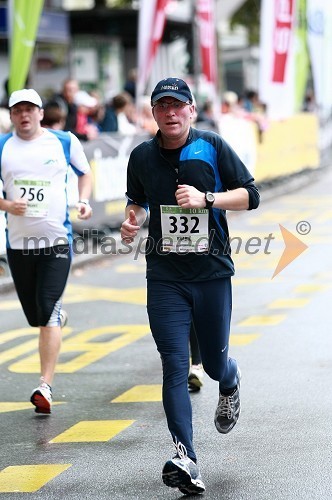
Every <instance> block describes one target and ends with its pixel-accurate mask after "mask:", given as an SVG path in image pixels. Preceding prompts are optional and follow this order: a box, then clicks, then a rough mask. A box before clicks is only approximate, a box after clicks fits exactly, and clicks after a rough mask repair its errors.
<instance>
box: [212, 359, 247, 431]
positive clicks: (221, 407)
mask: <svg viewBox="0 0 332 500" xmlns="http://www.w3.org/2000/svg"><path fill="white" fill-rule="evenodd" d="M240 379H241V373H240V370H239V369H238V370H237V385H236V387H235V388H234V391H233V392H232V393H231V394H227V395H225V394H221V393H219V402H218V406H217V409H216V413H215V416H214V424H215V426H216V429H217V431H218V432H220V433H221V434H228V432H230V431H231V430H232V429H233V427H234V426H235V424H236V422H237V421H238V419H239V416H240Z"/></svg>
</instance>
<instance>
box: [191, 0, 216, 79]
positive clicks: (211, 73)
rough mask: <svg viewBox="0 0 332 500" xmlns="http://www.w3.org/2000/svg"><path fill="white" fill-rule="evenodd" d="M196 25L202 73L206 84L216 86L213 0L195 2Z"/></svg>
mask: <svg viewBox="0 0 332 500" xmlns="http://www.w3.org/2000/svg"><path fill="white" fill-rule="evenodd" d="M196 14H197V23H198V28H199V46H200V54H201V66H202V73H203V75H204V76H205V79H206V81H207V82H209V83H212V84H213V86H214V87H216V86H217V50H216V30H215V17H214V5H213V0H197V7H196Z"/></svg>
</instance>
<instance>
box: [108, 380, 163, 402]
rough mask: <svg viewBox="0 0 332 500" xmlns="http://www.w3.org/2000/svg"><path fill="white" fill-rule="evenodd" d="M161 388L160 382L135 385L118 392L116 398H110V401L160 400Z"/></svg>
mask: <svg viewBox="0 0 332 500" xmlns="http://www.w3.org/2000/svg"><path fill="white" fill-rule="evenodd" d="M161 390H162V386H161V385H160V384H151V385H135V387H132V388H131V389H129V390H128V391H126V392H124V393H123V394H120V396H118V397H117V398H115V399H112V401H111V403H143V402H144V403H147V402H152V401H161Z"/></svg>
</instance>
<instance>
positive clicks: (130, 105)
mask: <svg viewBox="0 0 332 500" xmlns="http://www.w3.org/2000/svg"><path fill="white" fill-rule="evenodd" d="M134 113H135V106H134V102H133V98H132V97H131V95H130V94H128V92H121V93H120V94H117V95H115V96H114V97H113V99H112V102H111V104H108V105H106V108H105V115H104V118H103V119H102V120H101V122H100V123H99V128H100V131H101V132H120V133H121V134H125V135H133V134H136V132H137V129H136V126H135V125H134V123H133V120H135V116H134Z"/></svg>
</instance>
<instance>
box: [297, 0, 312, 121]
mask: <svg viewBox="0 0 332 500" xmlns="http://www.w3.org/2000/svg"><path fill="white" fill-rule="evenodd" d="M296 9H297V26H296V29H295V44H296V48H295V111H301V109H302V107H303V101H304V96H305V92H306V87H307V83H308V76H309V53H308V47H307V0H298V1H297V7H296Z"/></svg>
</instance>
